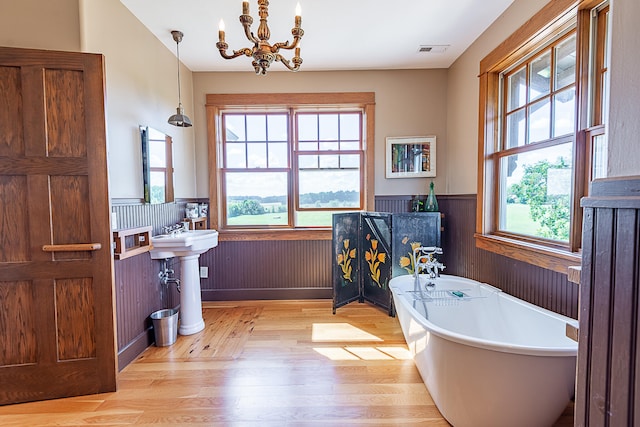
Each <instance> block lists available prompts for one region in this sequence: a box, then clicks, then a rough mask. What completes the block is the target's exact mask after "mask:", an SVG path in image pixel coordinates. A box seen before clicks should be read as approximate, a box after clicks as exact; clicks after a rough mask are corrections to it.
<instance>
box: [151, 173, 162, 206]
mask: <svg viewBox="0 0 640 427" xmlns="http://www.w3.org/2000/svg"><path fill="white" fill-rule="evenodd" d="M149 178H150V180H151V182H150V184H151V193H150V194H149V198H150V201H151V203H164V202H165V201H166V200H165V194H164V192H165V173H164V172H157V171H151V172H150V176H149Z"/></svg>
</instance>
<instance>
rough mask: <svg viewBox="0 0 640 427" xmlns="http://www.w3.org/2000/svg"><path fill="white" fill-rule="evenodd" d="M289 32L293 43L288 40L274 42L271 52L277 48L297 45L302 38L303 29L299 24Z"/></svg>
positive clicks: (290, 47) (291, 47)
mask: <svg viewBox="0 0 640 427" xmlns="http://www.w3.org/2000/svg"><path fill="white" fill-rule="evenodd" d="M291 34H292V35H293V43H291V44H289V40H287V41H286V42H284V43H276V44H274V45H273V47H272V48H271V52H274V53H275V52H277V51H278V50H279V49H289V50H291V49H295V48H296V47H298V44H299V43H300V40H302V36H303V35H304V30H303V29H302V28H300V27H299V26H295V27H293V29H292V30H291Z"/></svg>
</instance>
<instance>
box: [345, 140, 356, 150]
mask: <svg viewBox="0 0 640 427" xmlns="http://www.w3.org/2000/svg"><path fill="white" fill-rule="evenodd" d="M340 149H341V150H359V149H360V141H359V140H358V141H340Z"/></svg>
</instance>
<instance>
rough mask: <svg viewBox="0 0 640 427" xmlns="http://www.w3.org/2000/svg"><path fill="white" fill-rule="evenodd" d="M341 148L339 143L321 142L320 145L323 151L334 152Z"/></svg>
mask: <svg viewBox="0 0 640 427" xmlns="http://www.w3.org/2000/svg"><path fill="white" fill-rule="evenodd" d="M338 148H339V146H338V141H336V142H321V143H320V149H321V150H333V151H337V150H338Z"/></svg>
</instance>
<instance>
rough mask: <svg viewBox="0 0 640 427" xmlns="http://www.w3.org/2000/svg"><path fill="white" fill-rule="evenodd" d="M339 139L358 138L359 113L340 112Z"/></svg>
mask: <svg viewBox="0 0 640 427" xmlns="http://www.w3.org/2000/svg"><path fill="white" fill-rule="evenodd" d="M340 139H341V140H343V141H344V140H345V139H352V140H360V114H358V113H353V114H340Z"/></svg>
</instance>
